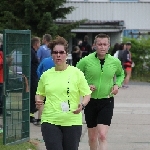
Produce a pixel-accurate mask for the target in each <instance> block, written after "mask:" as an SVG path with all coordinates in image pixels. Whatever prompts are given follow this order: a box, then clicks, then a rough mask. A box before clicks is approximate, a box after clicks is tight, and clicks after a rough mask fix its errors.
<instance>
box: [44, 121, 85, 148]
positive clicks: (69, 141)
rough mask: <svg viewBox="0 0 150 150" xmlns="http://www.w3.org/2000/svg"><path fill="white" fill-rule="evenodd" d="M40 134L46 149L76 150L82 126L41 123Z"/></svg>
mask: <svg viewBox="0 0 150 150" xmlns="http://www.w3.org/2000/svg"><path fill="white" fill-rule="evenodd" d="M41 130H42V135H43V139H44V142H45V146H46V149H47V150H78V147H79V142H80V137H81V132H82V126H81V125H72V126H58V125H54V124H50V123H42V125H41Z"/></svg>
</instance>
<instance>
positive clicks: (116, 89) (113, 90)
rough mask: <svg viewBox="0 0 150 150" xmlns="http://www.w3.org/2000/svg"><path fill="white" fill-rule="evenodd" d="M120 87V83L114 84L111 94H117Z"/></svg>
mask: <svg viewBox="0 0 150 150" xmlns="http://www.w3.org/2000/svg"><path fill="white" fill-rule="evenodd" d="M118 89H119V87H118V85H114V86H113V88H112V91H111V94H114V95H116V94H117V93H118Z"/></svg>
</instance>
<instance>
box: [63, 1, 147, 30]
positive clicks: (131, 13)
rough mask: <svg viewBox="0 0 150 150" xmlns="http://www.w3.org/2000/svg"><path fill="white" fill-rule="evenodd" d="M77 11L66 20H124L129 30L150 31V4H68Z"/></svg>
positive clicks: (67, 4)
mask: <svg viewBox="0 0 150 150" xmlns="http://www.w3.org/2000/svg"><path fill="white" fill-rule="evenodd" d="M142 1H146V0H142ZM65 6H74V7H75V8H76V9H75V10H74V11H73V12H72V13H71V14H68V15H67V16H66V17H67V19H66V20H81V19H89V20H101V21H113V20H124V22H125V27H126V29H128V30H131V29H134V30H135V29H136V30H150V19H149V15H150V2H83V1H82V2H80V1H78V2H71V1H69V2H67V3H66V4H65Z"/></svg>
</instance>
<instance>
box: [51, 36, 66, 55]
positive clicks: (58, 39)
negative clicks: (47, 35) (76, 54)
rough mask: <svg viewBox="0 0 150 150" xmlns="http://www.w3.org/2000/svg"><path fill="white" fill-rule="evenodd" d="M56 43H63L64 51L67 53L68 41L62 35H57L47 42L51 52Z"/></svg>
mask: <svg viewBox="0 0 150 150" xmlns="http://www.w3.org/2000/svg"><path fill="white" fill-rule="evenodd" d="M56 45H63V46H64V49H65V51H66V53H68V42H67V41H66V40H65V39H64V38H63V37H61V36H57V37H56V39H54V40H52V41H51V42H50V43H49V45H48V47H49V48H50V49H51V52H53V49H54V47H55V46H56Z"/></svg>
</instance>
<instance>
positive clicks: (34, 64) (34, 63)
mask: <svg viewBox="0 0 150 150" xmlns="http://www.w3.org/2000/svg"><path fill="white" fill-rule="evenodd" d="M39 47H40V38H38V37H33V38H32V39H31V81H30V122H31V123H33V124H37V120H36V119H35V117H34V113H35V112H36V111H37V109H36V106H35V95H36V90H37V84H38V76H37V72H36V71H37V68H38V65H39V62H38V58H37V54H36V53H37V50H38V49H39Z"/></svg>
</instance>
